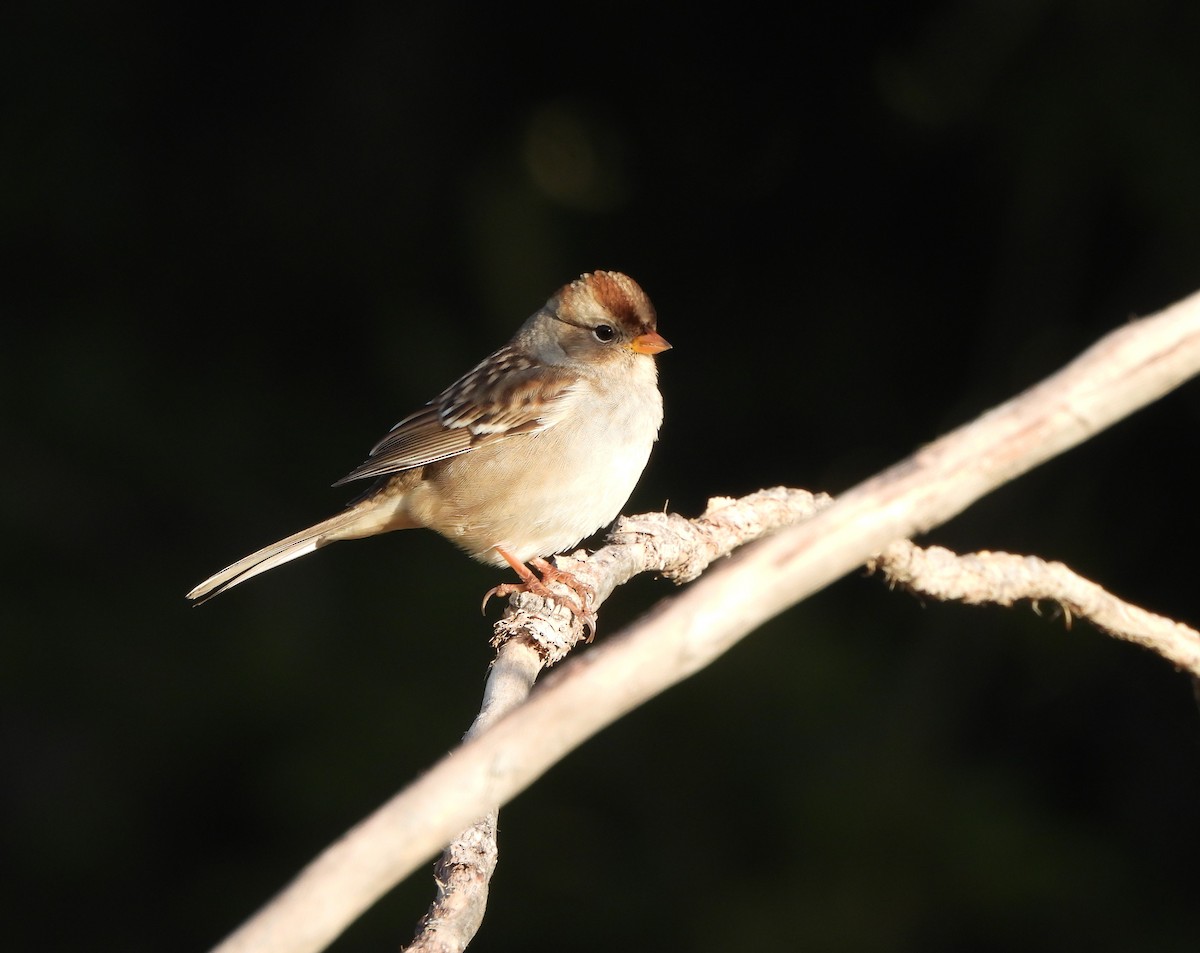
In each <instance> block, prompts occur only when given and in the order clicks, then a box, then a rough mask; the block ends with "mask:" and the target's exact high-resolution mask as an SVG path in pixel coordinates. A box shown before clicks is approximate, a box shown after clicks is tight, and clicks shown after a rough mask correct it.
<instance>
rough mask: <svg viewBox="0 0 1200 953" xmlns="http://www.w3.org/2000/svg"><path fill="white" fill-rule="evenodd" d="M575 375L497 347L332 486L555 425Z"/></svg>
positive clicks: (572, 391)
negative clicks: (497, 349) (491, 353)
mask: <svg viewBox="0 0 1200 953" xmlns="http://www.w3.org/2000/svg"><path fill="white" fill-rule="evenodd" d="M577 383H578V378H577V377H576V376H575V375H574V374H572V373H571V372H569V371H567V370H565V369H564V368H560V367H555V366H553V365H547V364H541V363H539V362H537V361H535V360H534V359H533V358H531V357H529V356H528V355H525V354H521V353H519V352H517V351H515V350H513V349H512V348H511V347H508V346H506V347H504V348H501V349H500V350H499V351H497V352H496V353H495V354H493V355H491V356H490V357H488V358H487V359H486V360H483V361H481V362H480V363H479V364H477V365H476V366H475V367H474V368H473V369H472V370H471V371H469V372H468V373H467V374H465V375H464V376H463V377H461V378H459V379H458V380H457V381H455V383H453V384H451V385H450V386H449V387H448V388H446V390H444V391H443V392H442V393H441V394H440V395H438V396H437V397H436V398H434V399H433V400H432V401H430V402H429V403H428V404H426V405H425V407H423V408H422V409H421V410H419V411H417V412H416V413H415V414H410V415H409V416H407V417H405V418H404V419H403V420H401V421H400V422H399V423H398V424H396V426H394V427H393V428H392V429H391V430H390V431H389V432H388V434H387V436H385V437H384V438H383V439H382V440H380V441H379V443H377V444H375V446H374V447H373V448H372V449H371V453H370V455H369V456H368V458H367V459H366V460H365V461H364V462H363V463H362V464H361V465H360V466H358V467H356V468H355V469H354V470H352V471H351V472H350V473H348V474H347V475H346V476H344V477H342V479H340V480H338V481H337V483H335V484H334V486H340V485H341V484H343V483H348V482H350V481H351V480H361V479H366V478H367V477H377V476H383V475H385V474H388V473H399V472H401V471H403V470H411V469H414V468H415V467H421V466H425V465H426V464H429V463H436V462H437V461H439V460H446V459H449V458H450V457H456V456H458V455H459V454H463V453H467V452H468V451H470V450H473V449H475V448H476V447H478V446H480V445H481V444H483V443H487V442H490V441H492V440H500V439H503V438H505V437H511V436H514V435H516V434H528V433H536V432H537V431H539V430H545V429H546V428H548V427H553V426H554V425H555V424H556V423H557V422H558V421H559V420H561V419H562V417H563V416H564V415H565V414H566V413H567V412H568V410H569V408H570V406H571V403H572V401H573V399H574V398H575V396H576V395H577V394H578V393H579V389H578V386H577Z"/></svg>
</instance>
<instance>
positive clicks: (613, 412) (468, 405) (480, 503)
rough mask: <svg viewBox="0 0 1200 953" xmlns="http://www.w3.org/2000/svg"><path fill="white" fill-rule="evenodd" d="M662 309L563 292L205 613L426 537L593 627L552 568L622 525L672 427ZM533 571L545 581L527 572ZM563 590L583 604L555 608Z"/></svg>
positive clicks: (236, 571)
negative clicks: (320, 559) (292, 573)
mask: <svg viewBox="0 0 1200 953" xmlns="http://www.w3.org/2000/svg"><path fill="white" fill-rule="evenodd" d="M670 346H671V345H670V344H668V343H667V341H666V339H665V338H663V337H662V335H660V334H659V333H658V331H657V317H656V315H655V311H654V306H653V305H652V304H651V303H650V299H649V298H648V297H647V296H646V293H645V292H644V291H642V289H641V288H640V287H639V286H638V285H637V283H636V282H634V281H633V279H632V278H629V277H627V276H626V275H623V274H621V273H619V272H615V271H596V272H591V273H588V274H584V275H582V276H580V277H579V278H577V279H576V280H575V281H572V282H570V283H569V284H567V285H564V286H563V287H562V288H560V289H559V290H558V291H557V292H555V294H554V295H553V296H552V297H551V298H550V299H549V300H548V301H547V302H546V303H545V305H543V306H542V307H541V308H540V309H539V310H538V311H536V312H535V313H534V314H533V315H532V316H531V317H530V318H529V319H528V320H526V321H525V323H524V324H522V325H521V327H520V328H519V329H518V330H517V333H516V334H515V335H514V337H513V338H512V340H511V341H509V342H508V344H506V345H504V346H503V347H502V348H500V349H499V350H498V351H496V352H495V353H493V354H491V355H489V356H488V357H486V358H484V359H483V360H482V361H480V362H479V363H478V364H476V365H475V367H474V368H472V369H471V370H470V371H468V372H467V373H466V374H465V375H463V376H462V377H460V378H459V379H458V380H457V381H455V382H454V383H453V384H451V385H450V386H449V387H447V388H446V389H445V390H444V391H442V392H441V393H440V394H439V395H438V396H437V397H435V398H434V399H433V400H431V401H430V402H429V403H427V404H426V405H425V406H424V407H422V408H421V409H420V410H418V411H417V412H416V413H413V414H410V415H409V416H407V417H405V418H404V419H403V420H401V421H400V422H399V423H398V424H396V425H395V426H394V427H393V428H392V429H391V430H390V431H389V432H388V433H387V435H386V436H385V437H384V438H383V439H382V440H380V441H379V442H378V443H377V444H375V446H374V447H373V448H372V449H371V452H370V454H369V456H368V457H367V459H366V461H365V462H364V463H362V464H361V465H360V466H358V467H356V468H355V469H354V470H352V471H351V472H350V473H349V474H347V475H346V476H345V477H343V478H342V479H340V480H338V481H337V482H336V483H335V484H334V486H341V485H342V484H345V483H349V482H351V481H354V480H366V479H371V478H374V479H375V483H374V484H373V485H372V486H371V487H370V488H369V489H368V490H367V491H366V492H365V493H363V494H361V495H360V496H358V497H357V498H355V499H353V500H352V501H351V502H350V503H348V504H347V506H346V508H345V509H344V510H342V511H341V512H340V513H338V514H337V515H335V516H331V517H330V518H329V519H327V520H324V521H322V522H320V523H317V524H316V525H315V526H310V527H309V528H308V529H304V530H301V531H300V532H298V533H294V534H292V535H291V536H288V537H285V538H284V539H281V540H279V541H278V542H275V543H272V544H271V545H270V546H266V547H264V548H262V549H260V550H258V551H257V552H254V553H251V554H250V555H249V556H246V557H244V558H243V559H239V560H238V561H237V562H235V563H233V564H232V565H230V566H227V567H226V568H225V569H222V570H221V571H220V572H218V573H217V574H216V575H214V576H211V577H210V578H208V579H206V580H205V581H204V582H202V583H200V585H198V586H196V588H195V589H193V590H192V591H191V592H189V593H188V594H187V598H188V599H191V600H194V601H195V603H196V604H199V603H201V602H204V601H205V600H207V599H210V598H211V597H213V596H215V595H217V594H218V593H221V592H224V591H225V590H226V589H231V588H232V587H234V586H236V585H238V584H240V583H243V582H245V581H246V580H247V579H252V578H253V577H254V576H257V575H258V574H259V573H263V572H266V571H267V570H268V569H274V568H275V567H276V566H279V565H281V564H283V563H286V562H289V561H290V560H293V559H296V558H297V557H300V556H304V555H306V554H307V553H311V552H312V551H313V550H315V549H320V548H321V547H322V546H325V545H328V544H329V543H333V542H337V541H338V540H343V539H361V538H363V537H366V536H374V535H376V534H378V533H387V532H391V531H392V530H398V529H412V528H417V527H425V528H427V529H432V530H434V531H435V532H437V533H440V534H441V535H442V536H444V537H445V538H446V539H448V540H450V541H451V542H452V543H454V544H455V545H456V546H458V547H459V548H460V549H462V550H463V551H464V552H465V553H466V554H467V555H468V556H471V557H472V558H474V559H477V560H479V561H480V562H483V563H487V564H488V565H491V566H505V565H508V566H511V567H512V568H513V569H514V570H515V571H516V573H517V575H518V576H519V577H520V580H521V582H520V583H504V584H501V585H499V586H496V587H494V588H493V589H491V590H489V591H488V593H487V594H486V595H485V596H484V600H483V601H484V606H485V607H486V605H487V601H488V599H489V598H490V597H491V596H493V595H501V596H502V595H507V594H508V593H510V592H518V591H532V592H535V593H537V594H539V595H542V596H544V597H547V598H550V599H552V600H553V601H555V602H561V603H564V604H566V606H567V608H569V609H570V610H571V611H572V612H574V613H575V615H576V616H580V617H586V609H587V600H588V597H589V595H591V592H590V589H589V588H588V587H587V586H585V585H583V584H582V583H580V582H579V580H577V579H575V577H573V576H572V575H571V574H570V573H566V572H563V571H561V570H558V569H556V568H555V567H553V566H552V565H551V564H550V563H549V562H548V561H547V560H546V558H545V557H547V556H552V555H554V554H556V553H560V552H562V551H563V550H565V549H568V548H570V547H572V546H574V545H576V544H577V543H578V542H579V541H580V540H582V539H583V538H584V537H586V536H590V535H591V534H592V533H594V532H595V531H596V530H598V529H599V528H600V527H602V526H606V525H607V524H609V523H611V522H612V521H613V520H614V519H615V518H616V517H617V514H618V513H620V511H621V507H623V506H624V505H625V503H626V501H627V500H628V499H629V496H630V494H631V493H632V492H633V488H634V486H635V485H636V484H637V481H638V479H639V477H640V476H641V474H642V471H643V470H644V469H645V467H646V462H647V460H649V457H650V450H651V447H652V446H653V444H654V442H655V440H657V439H658V431H659V427H660V426H661V424H662V419H663V403H662V395H661V393H660V392H659V389H658V373H657V368H656V366H655V361H654V355H656V354H658V353H660V352H662V351H665V350H667V349H668V348H670ZM527 563H528V564H531V565H533V566H534V567H535V568H536V569H537V570H538V571H539V572H540V573H541V579H538V577H537V576H536V575H535V574H534V573H533V571H532V570H530V569H529V567H528V566H527V565H526V564H527ZM551 580H558V581H561V582H563V583H565V584H566V585H567V586H568V587H569V588H571V589H572V591H574V592H575V594H576V596H578V597H579V605H578V606H576V605H572V604H571V603H570V602H569V601H568V600H562V599H557V598H555V597H553V596H551V594H550V592H549V590H548V589H547V588H546V583H548V582H550V581H551Z"/></svg>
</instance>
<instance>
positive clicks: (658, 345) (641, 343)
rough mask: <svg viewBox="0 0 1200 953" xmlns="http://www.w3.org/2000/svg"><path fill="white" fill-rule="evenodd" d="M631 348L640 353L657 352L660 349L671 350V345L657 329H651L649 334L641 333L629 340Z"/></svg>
mask: <svg viewBox="0 0 1200 953" xmlns="http://www.w3.org/2000/svg"><path fill="white" fill-rule="evenodd" d="M629 348H630V350H633V351H637V352H638V353H639V354H657V353H658V352H659V351H668V350H670V349H671V345H670V344H668V343H667V339H666V338H665V337H663V336H662V335H661V334H659V333H658V332H657V331H651V332H650V333H649V334H639V335H638V336H637V337H635V338H634V339H633V340H632V341H630V342H629Z"/></svg>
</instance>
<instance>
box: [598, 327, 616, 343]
mask: <svg viewBox="0 0 1200 953" xmlns="http://www.w3.org/2000/svg"><path fill="white" fill-rule="evenodd" d="M592 334H594V335H596V340H597V341H603V342H604V343H606V344H607V343H608V342H609V341H611V340H612V339H613V338H615V337H616V336H617V332H616V331H614V330H613V329H612V328H611V327H610V326H609V325H607V324H598V325H596V327H595V328H593V329H592Z"/></svg>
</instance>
